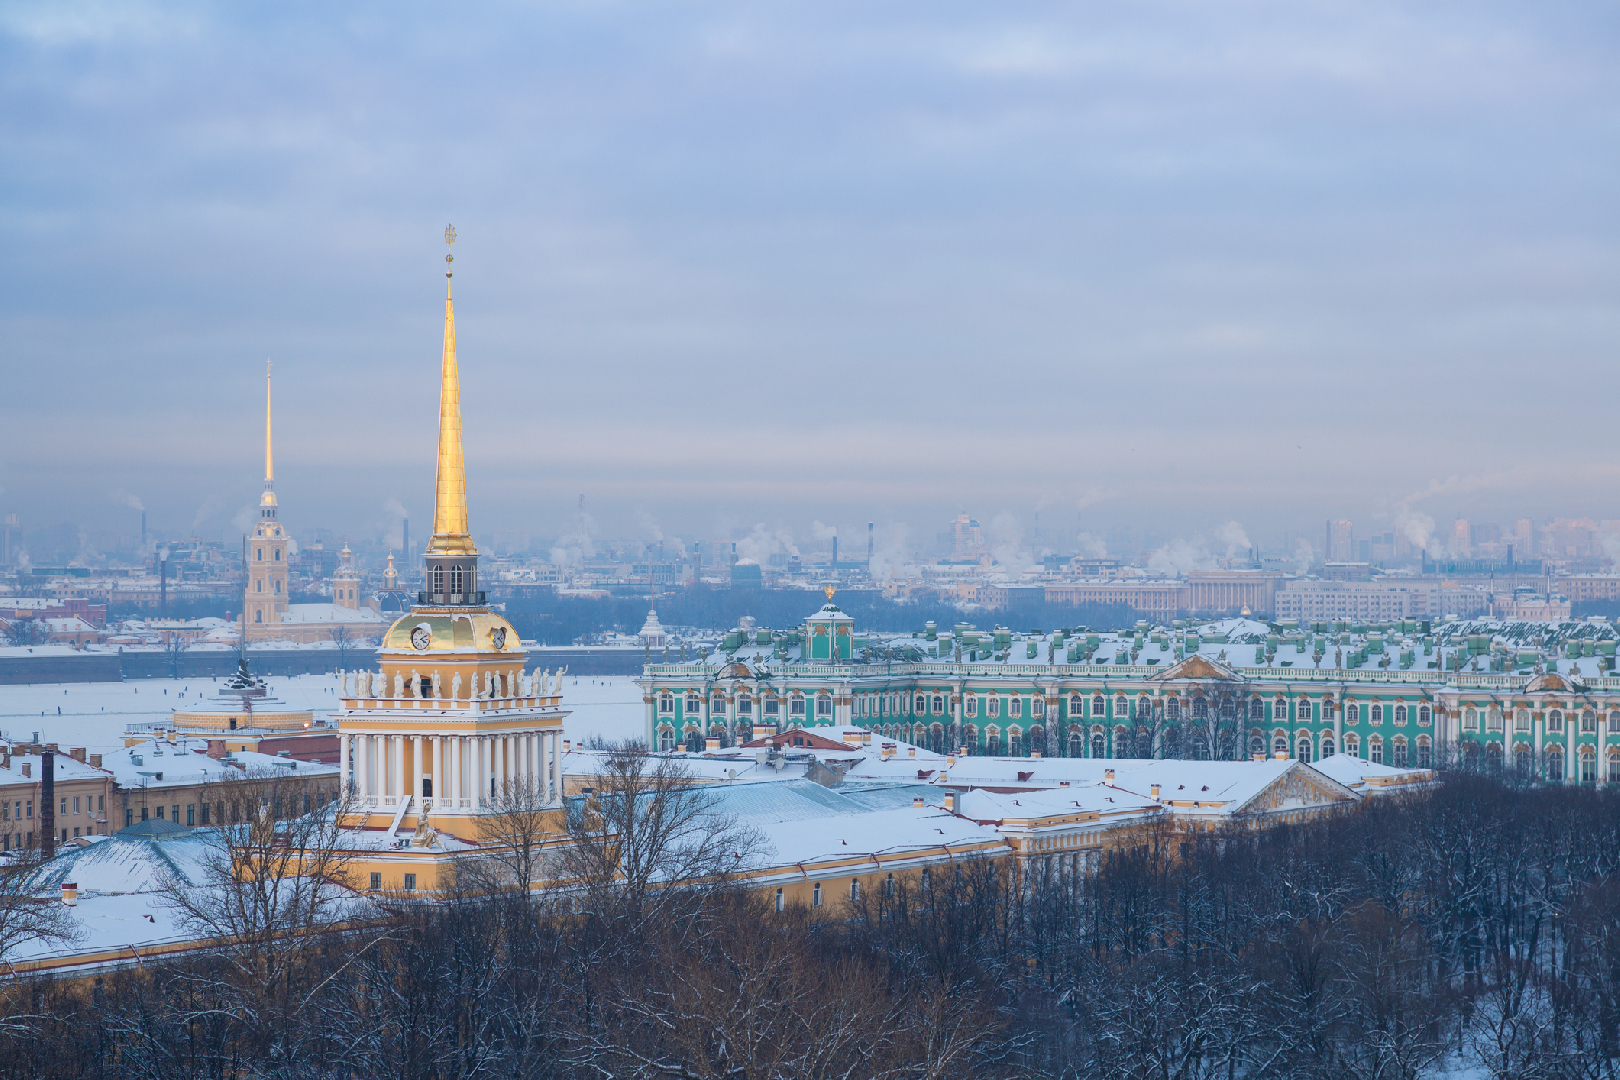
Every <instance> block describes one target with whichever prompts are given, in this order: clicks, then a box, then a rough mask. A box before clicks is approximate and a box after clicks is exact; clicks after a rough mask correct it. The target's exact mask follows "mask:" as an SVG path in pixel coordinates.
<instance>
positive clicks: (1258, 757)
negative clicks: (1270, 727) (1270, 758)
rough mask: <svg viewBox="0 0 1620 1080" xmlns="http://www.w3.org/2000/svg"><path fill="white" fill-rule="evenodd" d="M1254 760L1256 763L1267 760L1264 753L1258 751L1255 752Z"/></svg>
mask: <svg viewBox="0 0 1620 1080" xmlns="http://www.w3.org/2000/svg"><path fill="white" fill-rule="evenodd" d="M1254 760H1256V761H1264V760H1266V755H1265V753H1264V752H1263V751H1260V750H1256V751H1255V752H1254Z"/></svg>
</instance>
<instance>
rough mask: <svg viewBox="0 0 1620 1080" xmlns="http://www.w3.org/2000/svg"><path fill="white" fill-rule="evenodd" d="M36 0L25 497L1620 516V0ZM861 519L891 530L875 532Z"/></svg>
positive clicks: (18, 182) (157, 514) (163, 513)
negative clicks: (447, 344)
mask: <svg viewBox="0 0 1620 1080" xmlns="http://www.w3.org/2000/svg"><path fill="white" fill-rule="evenodd" d="M454 14H455V15H459V16H461V18H459V19H458V18H452V13H451V12H448V11H447V10H446V9H443V8H442V7H429V6H427V5H420V4H386V5H385V4H356V5H348V6H344V7H343V8H341V9H335V8H333V7H332V6H331V5H316V4H285V5H275V6H271V7H266V6H258V5H207V4H187V3H174V4H165V5H151V4H142V3H138V2H133V3H120V4H84V3H25V2H13V3H10V4H7V5H6V6H5V7H4V8H3V9H0V88H3V91H0V92H3V93H4V100H5V105H6V107H5V109H4V115H3V118H0V124H3V125H4V133H5V144H6V146H7V149H8V153H7V154H6V155H5V156H4V160H3V162H0V178H3V179H0V211H3V213H4V214H5V218H6V235H7V236H8V239H9V242H8V244H7V257H6V258H5V259H4V260H3V261H0V274H3V276H4V285H5V296H6V299H5V301H4V304H3V306H0V318H3V320H4V325H3V332H4V341H5V355H6V360H7V362H6V365H5V369H6V373H7V383H8V385H7V393H6V395H5V404H4V407H3V411H0V418H3V419H4V426H5V430H6V431H7V433H8V435H9V438H8V439H7V440H6V444H5V446H4V448H3V449H0V509H3V510H5V511H6V512H18V513H21V514H22V515H24V517H25V519H26V523H27V524H30V525H36V524H44V523H46V522H58V521H73V522H82V523H83V524H84V525H85V526H86V527H87V528H109V529H120V530H123V531H132V530H133V528H134V527H135V526H134V525H133V524H132V521H133V519H132V517H131V515H132V510H131V508H130V507H131V503H132V497H138V498H139V499H140V500H142V501H143V502H144V504H145V505H146V506H147V507H148V508H149V510H150V511H151V515H152V523H153V526H154V528H163V529H165V530H168V531H169V532H171V533H173V532H183V531H186V529H187V523H188V522H190V523H192V525H193V527H195V528H196V529H198V530H199V531H201V532H202V533H203V534H204V535H205V536H218V535H221V534H225V535H230V534H232V530H233V528H234V526H233V524H232V520H233V516H234V515H237V514H239V512H240V510H241V508H242V507H243V506H246V505H250V504H251V503H252V501H253V499H254V498H255V496H256V494H257V492H258V489H259V483H258V475H259V472H258V470H259V465H260V461H259V455H260V453H261V447H262V433H261V431H260V427H259V425H260V423H261V421H262V396H261V395H262V378H263V367H264V362H265V360H266V359H267V358H268V359H271V360H273V361H274V362H275V364H276V391H277V410H276V411H277V445H278V462H277V464H278V470H277V471H278V485H277V486H278V491H279V492H280V495H281V499H282V502H283V505H284V506H285V507H286V518H287V520H288V524H289V525H290V526H291V527H292V528H293V529H294V531H295V532H297V531H299V530H300V529H302V528H307V527H311V526H316V525H319V526H324V527H329V528H332V529H334V530H337V531H339V532H348V533H353V534H361V535H371V534H375V533H377V532H379V531H381V530H386V529H388V528H390V527H392V526H391V525H390V522H391V521H393V520H394V517H395V514H394V513H393V512H392V511H391V510H390V509H389V507H390V505H391V504H392V505H400V504H402V505H403V507H404V508H406V509H407V510H408V511H409V512H410V514H411V517H412V531H413V534H415V535H417V536H422V535H425V532H426V529H427V526H428V520H427V515H428V513H429V509H430V499H431V486H432V462H433V458H432V453H433V441H434V420H435V409H436V404H437V391H436V378H437V371H438V367H437V364H438V355H439V342H440V325H441V318H442V307H441V302H442V289H443V277H442V276H441V271H442V263H441V262H440V259H441V257H442V254H443V247H442V244H441V242H440V236H441V234H442V230H443V228H444V225H445V223H446V221H453V222H454V223H455V225H456V228H457V231H458V233H459V234H460V237H461V239H460V242H458V244H457V245H456V255H457V260H456V270H457V274H456V279H455V280H456V286H457V317H458V319H457V322H458V338H459V346H460V354H461V358H462V378H463V395H464V396H463V401H464V410H465V414H466V415H465V420H466V425H467V432H468V434H467V459H468V470H469V477H468V479H469V491H470V497H471V499H472V514H473V525H474V529H475V531H477V532H484V531H486V530H492V529H505V530H519V531H530V532H533V533H535V534H545V533H547V532H548V531H549V532H558V531H566V530H568V529H570V528H571V527H572V522H573V520H574V503H575V499H576V497H577V495H578V494H579V493H585V494H586V495H587V498H588V500H589V507H590V510H591V512H592V513H593V515H594V516H595V517H596V519H597V520H598V521H600V522H601V528H602V529H603V531H604V532H605V533H607V534H630V535H633V534H636V533H637V532H643V531H644V532H648V533H652V532H656V531H658V530H659V529H660V528H661V529H662V530H664V531H666V532H668V533H671V534H679V535H682V536H688V537H690V536H707V535H712V534H713V533H714V532H716V531H717V530H722V529H723V530H742V531H747V530H748V529H749V528H751V526H752V525H753V524H754V523H755V522H759V521H765V522H768V523H770V524H771V527H772V528H775V527H776V526H777V525H778V524H785V526H786V527H787V528H788V529H789V530H791V531H792V532H794V533H795V534H797V535H801V536H807V535H808V534H809V532H810V529H811V525H810V523H811V522H812V520H817V519H819V520H824V521H827V522H832V523H836V524H838V525H840V526H841V527H842V530H843V532H844V534H845V535H846V536H851V535H853V534H854V533H855V532H856V531H857V530H858V531H860V532H864V522H865V521H866V520H868V519H876V520H878V521H879V522H881V523H884V524H885V525H890V524H892V523H900V522H906V523H909V528H910V536H911V538H912V539H913V540H914V541H924V542H926V541H928V540H931V539H932V537H933V535H934V533H936V532H937V531H940V530H941V529H943V528H944V527H945V526H944V521H945V518H946V517H947V516H948V515H950V514H953V513H955V512H956V511H957V510H958V509H967V510H969V511H970V512H973V513H975V514H976V515H977V516H978V517H979V518H980V519H981V520H984V521H986V522H987V523H988V522H990V521H991V520H992V519H995V518H996V517H997V516H998V515H1011V516H1013V517H1014V518H1016V519H1017V521H1018V522H1019V523H1021V525H1020V527H1022V528H1024V529H1025V530H1026V531H1027V530H1028V529H1029V528H1030V526H1031V523H1032V515H1033V514H1034V513H1035V512H1036V511H1037V510H1038V511H1039V512H1040V514H1041V522H1042V528H1043V535H1045V536H1046V537H1047V538H1048V543H1051V542H1053V540H1055V539H1056V538H1057V537H1059V536H1064V537H1069V536H1072V534H1073V532H1074V531H1075V530H1076V527H1077V526H1076V525H1075V522H1076V520H1077V519H1076V517H1075V515H1076V514H1077V513H1082V514H1083V515H1084V516H1083V518H1082V519H1081V520H1084V521H1085V522H1086V523H1087V524H1088V525H1089V527H1090V528H1091V529H1092V530H1093V531H1095V532H1097V533H1103V532H1106V531H1108V530H1109V529H1111V528H1117V527H1120V526H1123V525H1127V524H1130V525H1135V526H1137V527H1139V528H1144V529H1155V530H1159V531H1161V532H1165V533H1168V534H1170V535H1188V536H1192V535H1204V536H1210V537H1213V536H1216V535H1217V531H1218V530H1219V529H1220V528H1221V525H1222V523H1223V522H1226V521H1230V520H1236V521H1240V522H1242V523H1243V525H1244V526H1245V528H1246V529H1247V530H1248V533H1249V535H1251V536H1253V537H1254V538H1255V539H1256V541H1259V542H1268V541H1270V540H1271V539H1273V534H1274V533H1277V532H1280V531H1281V530H1283V529H1294V530H1305V529H1313V528H1317V529H1319V527H1320V522H1321V520H1322V519H1323V518H1324V517H1328V516H1334V517H1337V516H1350V517H1354V518H1356V519H1357V523H1358V531H1359V530H1361V529H1362V528H1363V524H1364V523H1365V527H1367V528H1371V527H1374V526H1376V525H1378V524H1379V523H1382V527H1389V523H1391V522H1394V521H1397V520H1400V519H1401V518H1402V516H1403V515H1408V516H1409V515H1411V514H1413V513H1418V514H1427V515H1430V516H1432V517H1433V518H1434V519H1435V520H1436V521H1438V522H1439V528H1440V530H1441V531H1444V528H1445V522H1446V521H1448V520H1449V518H1450V516H1452V515H1453V514H1456V513H1463V514H1468V515H1472V516H1476V517H1480V518H1487V519H1490V518H1495V519H1511V518H1512V517H1515V516H1518V515H1521V514H1532V515H1550V514H1559V513H1567V514H1591V515H1593V516H1611V517H1620V512H1615V511H1614V510H1613V509H1612V508H1611V502H1610V500H1609V499H1607V498H1604V497H1603V496H1602V495H1601V494H1600V492H1601V493H1607V492H1608V491H1611V490H1612V489H1613V485H1614V483H1615V481H1616V480H1617V479H1620V467H1617V464H1616V460H1615V455H1614V454H1613V452H1612V450H1611V440H1610V439H1609V438H1607V435H1608V433H1607V432H1606V431H1605V430H1604V429H1603V427H1602V425H1601V422H1600V421H1598V420H1597V417H1598V416H1600V415H1601V413H1596V414H1590V413H1587V412H1586V411H1585V409H1584V407H1583V406H1584V405H1585V404H1586V403H1587V402H1589V401H1593V399H1594V398H1595V399H1596V403H1597V404H1599V406H1600V408H1601V402H1602V401H1603V400H1604V397H1605V396H1606V394H1607V392H1608V391H1607V390H1606V387H1607V386H1608V380H1609V376H1610V371H1611V370H1612V368H1613V366H1614V365H1613V360H1614V353H1615V342H1616V329H1617V323H1620V319H1617V308H1616V293H1615V287H1616V282H1617V275H1616V270H1617V267H1620V259H1617V246H1616V239H1617V230H1616V200H1615V198H1614V190H1615V175H1616V173H1615V168H1614V165H1615V161H1616V141H1615V136H1616V112H1615V109H1614V102H1615V101H1616V100H1620V64H1617V63H1616V62H1615V61H1616V56H1615V53H1616V49H1615V46H1616V42H1617V33H1616V30H1617V26H1616V20H1617V15H1616V12H1615V10H1614V9H1613V8H1612V7H1609V6H1607V5H1599V4H1595V3H1567V4H1556V3H1555V4H1550V5H1523V4H1507V3H1439V4H1419V3H1404V4H1403V3H1378V2H1374V3H1359V4H1350V3H1310V4H1300V3H1280V2H1279V3H1267V2H1229V3H1190V2H1158V3H1129V4H1126V3H1104V4H1095V5H1086V6H1081V5H1064V4H1030V5H1021V6H1019V7H1018V8H1016V10H1014V9H1006V8H993V7H992V8H986V7H984V6H983V5H970V4H959V3H958V4H941V3H895V4H886V5H860V4H850V3H823V4H813V5H799V4H787V5H743V4H723V3H713V4H703V5H684V6H683V5H645V6H636V5H628V4H617V3H574V4H567V3H559V4H552V5H510V4H491V5H485V6H481V7H479V8H477V9H470V8H469V9H458V10H456V11H455V12H454ZM856 542H857V543H859V544H862V545H864V537H860V538H858V539H857V540H856Z"/></svg>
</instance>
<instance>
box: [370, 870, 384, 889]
mask: <svg viewBox="0 0 1620 1080" xmlns="http://www.w3.org/2000/svg"><path fill="white" fill-rule="evenodd" d="M380 888H382V875H381V874H372V875H371V891H372V892H376V891H377V890H378V889H380Z"/></svg>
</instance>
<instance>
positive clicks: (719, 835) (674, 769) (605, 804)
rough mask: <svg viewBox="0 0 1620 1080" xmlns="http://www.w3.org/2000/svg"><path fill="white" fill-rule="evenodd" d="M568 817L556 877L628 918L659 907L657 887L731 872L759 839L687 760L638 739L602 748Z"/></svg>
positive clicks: (712, 880) (672, 890) (668, 890)
mask: <svg viewBox="0 0 1620 1080" xmlns="http://www.w3.org/2000/svg"><path fill="white" fill-rule="evenodd" d="M566 820H567V829H568V840H569V843H568V844H566V845H564V846H563V848H562V849H561V851H560V852H559V854H558V858H557V869H558V871H559V873H560V877H561V878H562V879H563V881H564V882H565V883H567V884H569V885H571V886H572V887H573V888H575V889H576V890H578V891H579V892H581V893H583V894H584V898H585V900H586V903H587V904H588V905H589V908H590V910H591V911H593V912H595V913H596V914H598V915H599V916H602V917H606V918H611V919H619V918H627V919H628V920H629V921H630V922H631V923H632V924H638V923H641V922H643V921H644V920H646V919H647V918H649V917H650V916H651V915H653V914H654V913H655V912H656V911H658V910H659V908H660V894H668V895H673V894H676V893H679V892H681V891H682V890H683V889H692V888H699V889H701V888H704V887H712V886H714V885H716V884H719V883H722V882H724V881H726V880H728V879H729V878H730V876H731V875H732V874H733V873H735V872H736V871H737V870H739V869H743V868H746V867H747V865H748V864H749V862H750V860H751V859H752V858H753V856H754V854H755V853H756V851H757V850H758V847H759V841H758V839H757V837H756V835H755V834H754V833H753V832H752V831H751V830H748V829H745V828H742V827H739V826H738V825H737V823H736V821H735V820H734V819H732V818H730V817H727V816H726V815H724V814H721V813H720V812H719V810H718V800H717V799H716V798H715V797H714V796H713V795H712V794H710V793H708V792H706V791H704V790H703V789H702V788H701V787H700V786H697V785H696V784H695V783H694V782H693V778H692V776H691V775H690V774H689V773H688V772H687V770H686V768H685V766H683V765H682V764H681V763H680V762H679V761H677V760H676V759H674V758H669V757H655V756H653V755H652V754H649V753H648V752H647V749H646V748H645V747H644V746H642V745H640V744H639V743H630V744H626V745H624V746H621V747H618V748H615V749H611V750H609V751H607V752H606V753H605V754H604V755H603V756H602V759H601V771H600V772H599V773H598V775H597V776H596V777H595V778H594V782H593V785H592V790H591V792H590V793H589V794H588V795H587V796H586V797H585V798H583V799H580V800H578V801H577V802H574V803H571V804H570V805H569V807H568V814H567V819H566Z"/></svg>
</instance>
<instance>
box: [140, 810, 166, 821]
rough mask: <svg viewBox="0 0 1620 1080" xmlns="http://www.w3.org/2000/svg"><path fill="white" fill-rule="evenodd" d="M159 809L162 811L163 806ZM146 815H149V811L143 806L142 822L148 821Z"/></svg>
mask: <svg viewBox="0 0 1620 1080" xmlns="http://www.w3.org/2000/svg"><path fill="white" fill-rule="evenodd" d="M158 809H159V810H161V809H163V808H162V807H161V806H160V807H158ZM146 814H147V809H146V807H144V806H143V807H141V820H142V821H145V820H146Z"/></svg>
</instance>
